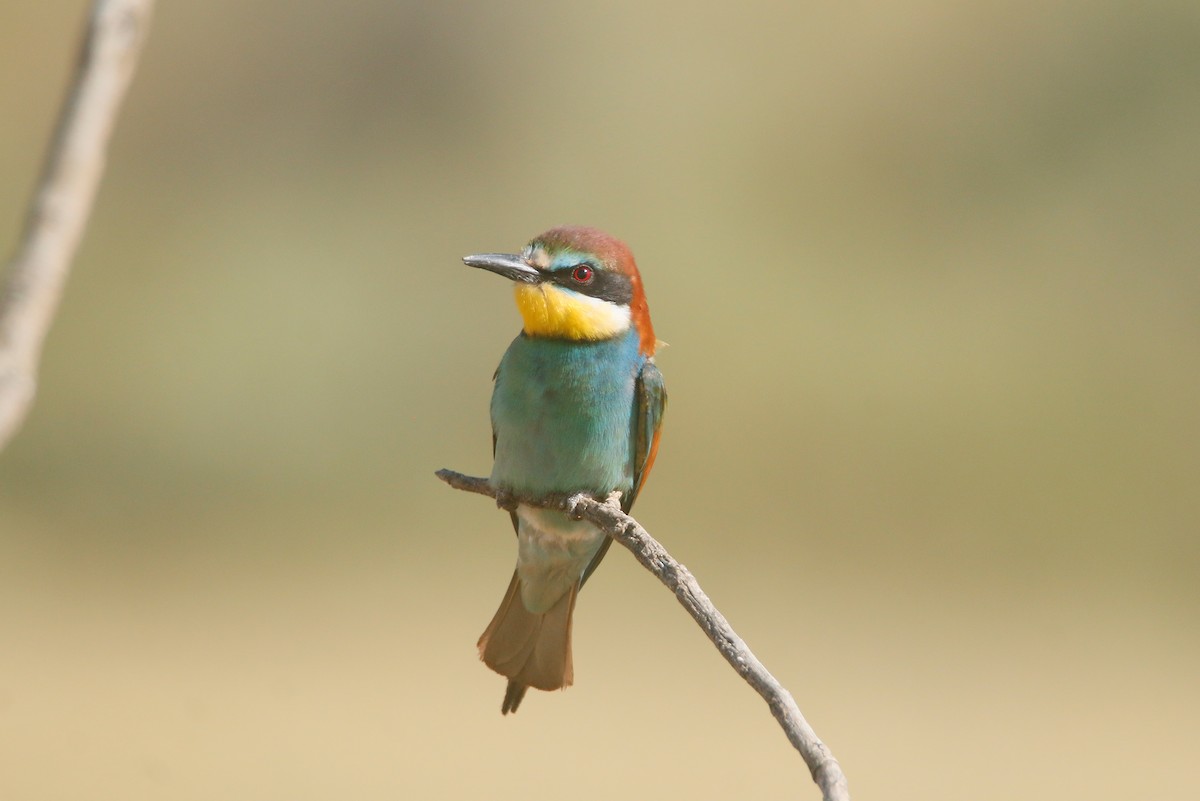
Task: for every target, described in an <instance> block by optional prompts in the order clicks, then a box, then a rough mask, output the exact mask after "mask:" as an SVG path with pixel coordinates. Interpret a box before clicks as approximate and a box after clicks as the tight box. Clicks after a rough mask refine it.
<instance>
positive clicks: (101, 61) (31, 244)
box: [0, 0, 154, 449]
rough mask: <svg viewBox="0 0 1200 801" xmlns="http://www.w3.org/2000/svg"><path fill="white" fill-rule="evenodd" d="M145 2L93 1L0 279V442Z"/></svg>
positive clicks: (56, 286)
mask: <svg viewBox="0 0 1200 801" xmlns="http://www.w3.org/2000/svg"><path fill="white" fill-rule="evenodd" d="M153 5H154V1H153V0H95V3H94V4H93V6H92V10H91V16H90V19H89V21H88V27H87V31H86V33H85V35H84V39H83V44H82V46H81V48H80V53H79V61H78V63H77V64H76V66H75V73H74V76H73V78H72V82H71V88H70V91H69V92H68V94H67V98H66V100H65V101H64V103H63V108H62V111H61V114H60V117H59V120H58V127H57V128H56V130H55V133H54V139H53V141H52V142H51V145H50V149H49V151H48V154H47V157H46V163H45V165H44V167H43V169H42V175H41V178H40V179H39V181H38V185H37V189H36V191H35V194H34V197H33V200H32V201H31V203H30V207H29V212H28V217H27V218H26V221H25V228H24V231H23V232H22V234H21V239H20V242H19V244H18V246H17V248H16V251H15V254H14V256H13V258H12V260H11V261H10V262H9V264H8V269H7V270H6V271H5V273H4V276H3V285H2V286H0V449H3V447H4V446H5V445H6V444H7V443H8V440H9V439H10V438H11V437H12V435H13V434H15V433H16V431H17V428H18V427H19V426H20V425H21V422H22V421H23V420H24V419H25V415H26V413H27V412H28V410H29V407H30V405H31V404H32V403H33V396H34V392H35V389H36V386H37V366H38V361H39V359H40V358H41V352H42V343H43V342H44V341H45V338H46V332H47V331H48V330H49V329H50V323H51V322H52V321H53V319H54V312H55V310H56V309H57V308H58V299H59V296H60V295H61V294H62V288H63V284H64V283H65V282H66V279H67V273H68V272H69V271H70V268H71V260H72V258H73V257H74V255H75V250H76V249H77V248H78V246H79V241H80V239H81V238H82V237H83V231H84V228H85V227H86V226H87V220H88V216H89V214H90V213H91V208H92V200H93V199H94V198H95V195H96V188H97V187H98V186H99V184H100V177H101V175H102V174H103V173H104V156H105V151H106V149H107V146H108V140H109V136H110V134H111V133H112V129H113V123H114V122H115V120H116V117H117V110H118V109H119V108H120V105H121V99H122V98H123V97H124V95H125V90H126V88H127V87H128V85H129V80H130V78H131V77H132V76H133V71H134V67H135V65H136V64H137V57H138V53H139V52H140V50H141V44H142V41H143V40H144V39H145V32H146V28H147V26H148V24H149V22H150V11H151V8H152V7H153Z"/></svg>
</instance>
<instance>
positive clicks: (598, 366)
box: [463, 226, 667, 714]
mask: <svg viewBox="0 0 1200 801" xmlns="http://www.w3.org/2000/svg"><path fill="white" fill-rule="evenodd" d="M463 261H464V262H465V263H466V264H468V265H469V266H471V267H478V268H480V269H484V270H489V271H491V272H494V273H497V274H498V275H502V276H504V277H505V278H508V279H509V280H511V281H512V282H513V284H514V287H515V293H516V300H517V309H518V310H519V311H520V312H521V319H522V320H523V322H524V326H523V329H522V331H521V333H520V334H518V335H517V338H516V339H514V340H513V342H512V344H511V345H509V347H508V351H507V352H506V353H505V354H504V358H503V359H501V360H500V366H499V367H498V368H497V369H496V375H495V389H494V391H493V393H492V406H491V411H492V451H493V456H494V459H495V462H494V465H493V467H492V475H491V483H492V485H493V486H494V487H496V488H497V489H498V490H500V491H501V492H504V493H509V494H511V495H513V496H515V497H526V498H537V497H543V496H548V495H560V494H574V493H587V494H589V495H594V496H599V497H605V496H607V495H608V494H610V493H612V492H614V491H618V492H620V493H621V508H622V509H623V510H624V511H626V512H628V511H629V509H630V507H632V506H633V501H634V499H635V498H636V497H637V495H638V492H639V491H640V490H641V488H642V485H643V484H644V483H645V481H646V476H647V474H648V473H649V472H650V468H651V466H653V464H654V457H655V455H656V454H657V451H658V438H659V431H660V426H661V425H662V416H663V409H664V407H665V406H666V402H667V394H666V390H665V389H664V387H663V379H662V374H661V373H660V372H659V371H658V368H657V367H655V366H654V350H655V347H656V345H657V344H658V343H657V340H656V339H655V338H654V328H653V327H652V326H651V324H650V312H649V309H648V308H647V306H646V296H645V294H644V293H643V291H642V279H641V276H640V275H639V273H638V269H637V264H636V263H635V262H634V260H633V253H631V252H630V250H629V248H628V246H626V245H625V243H624V242H621V241H620V240H618V239H616V238H614V237H612V236H609V235H608V234H606V233H603V232H602V231H598V230H596V229H594V228H584V227H576V226H568V227H562V228H554V229H552V230H550V231H547V232H546V233H544V234H542V235H541V236H539V237H537V238H535V239H534V240H533V241H532V242H530V243H529V245H528V246H526V248H525V249H524V250H523V251H522V252H521V253H520V254H511V255H510V254H500V253H485V254H481V255H478V256H467V257H466V258H464V259H463ZM511 515H512V522H513V528H515V529H516V532H517V568H516V570H515V571H514V572H513V577H512V581H511V583H510V584H509V585H508V592H507V593H505V596H504V600H503V601H501V603H500V608H499V610H497V612H496V615H495V617H493V618H492V622H491V623H490V624H488V627H487V629H486V630H485V631H484V632H483V636H481V637H480V638H479V656H480V658H481V659H482V660H483V661H484V662H485V663H486V664H487V666H488V667H490V668H492V669H493V670H495V671H496V672H497V673H500V674H502V675H504V676H507V677H508V688H507V690H506V692H505V694H504V703H503V705H502V706H501V712H503V713H504V714H508V713H509V712H515V711H516V710H517V706H518V705H519V704H520V703H521V699H522V698H524V697H525V691H526V690H527V689H528V688H530V687H536V688H538V689H539V690H557V689H560V688H563V687H567V686H569V685H570V684H571V682H572V680H573V674H574V671H573V669H572V664H571V615H572V612H573V611H574V609H575V597H576V595H577V594H578V593H579V588H580V587H581V586H583V584H584V582H586V581H587V579H588V577H589V576H590V575H591V574H592V573H593V572H594V571H595V569H596V566H597V565H599V564H600V560H601V559H603V558H604V554H605V552H606V551H608V546H609V544H610V543H611V542H612V541H611V540H610V539H609V538H608V537H607V536H606V535H605V534H604V533H603V532H601V531H600V530H599V529H597V528H596V527H595V526H594V525H592V524H591V523H589V522H587V521H584V520H573V519H571V517H569V516H568V515H567V514H565V513H564V512H559V511H551V510H547V509H537V508H533V507H531V506H527V505H525V504H520V503H518V504H517V505H516V506H515V509H514V510H513V511H512V512H511Z"/></svg>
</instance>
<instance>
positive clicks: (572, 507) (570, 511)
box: [563, 492, 587, 520]
mask: <svg viewBox="0 0 1200 801" xmlns="http://www.w3.org/2000/svg"><path fill="white" fill-rule="evenodd" d="M586 498H587V496H586V495H584V494H583V493H582V492H581V493H579V494H578V495H572V496H571V497H569V498H567V502H566V508H565V509H564V510H563V511H564V512H566V513H567V517H569V518H571V519H572V520H582V519H583V512H582V511H580V509H579V506H580V504H581V503H582V502H583V501H584V499H586Z"/></svg>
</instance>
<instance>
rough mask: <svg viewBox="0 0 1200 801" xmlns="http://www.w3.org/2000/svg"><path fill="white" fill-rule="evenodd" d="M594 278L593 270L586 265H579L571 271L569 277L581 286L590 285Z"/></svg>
mask: <svg viewBox="0 0 1200 801" xmlns="http://www.w3.org/2000/svg"><path fill="white" fill-rule="evenodd" d="M595 276H596V272H595V270H593V269H592V268H591V267H588V266H587V265H586V264H580V265H579V266H577V267H576V268H575V269H574V270H571V277H572V278H574V279H575V280H576V281H577V282H578V283H581V284H590V283H591V282H592V279H593V278H594V277H595Z"/></svg>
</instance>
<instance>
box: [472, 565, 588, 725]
mask: <svg viewBox="0 0 1200 801" xmlns="http://www.w3.org/2000/svg"><path fill="white" fill-rule="evenodd" d="M578 592H579V583H578V582H576V583H575V584H574V585H573V586H572V587H571V589H570V591H569V592H567V593H566V594H564V595H563V597H562V598H560V599H559V600H558V602H557V603H555V604H554V606H552V607H550V609H548V610H547V611H545V612H542V613H536V614H535V613H533V612H530V611H529V610H528V609H526V608H525V604H524V603H522V602H521V579H520V577H518V576H517V574H516V572H515V571H514V572H513V577H512V581H511V582H510V583H509V585H508V592H506V593H505V594H504V600H503V601H501V602H500V608H499V609H498V610H496V615H495V617H493V618H492V622H491V623H489V624H488V627H487V629H486V630H485V631H484V632H483V636H481V637H480V638H479V658H480V659H482V660H483V661H484V664H486V665H487V666H488V667H490V668H491V669H492V670H494V671H496V672H497V673H499V674H501V675H503V676H507V677H508V680H509V681H508V689H507V691H506V692H505V694H504V705H503V706H502V707H501V712H503V713H504V714H508V713H509V712H516V711H517V707H518V706H519V705H520V704H521V699H522V698H524V697H525V690H526V689H528V688H529V687H536V688H538V689H539V690H558V689H561V688H563V687H569V686H570V685H571V682H572V681H573V680H574V668H573V665H572V663H571V618H572V613H573V612H574V611H575V596H576V594H577V593H578Z"/></svg>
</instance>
